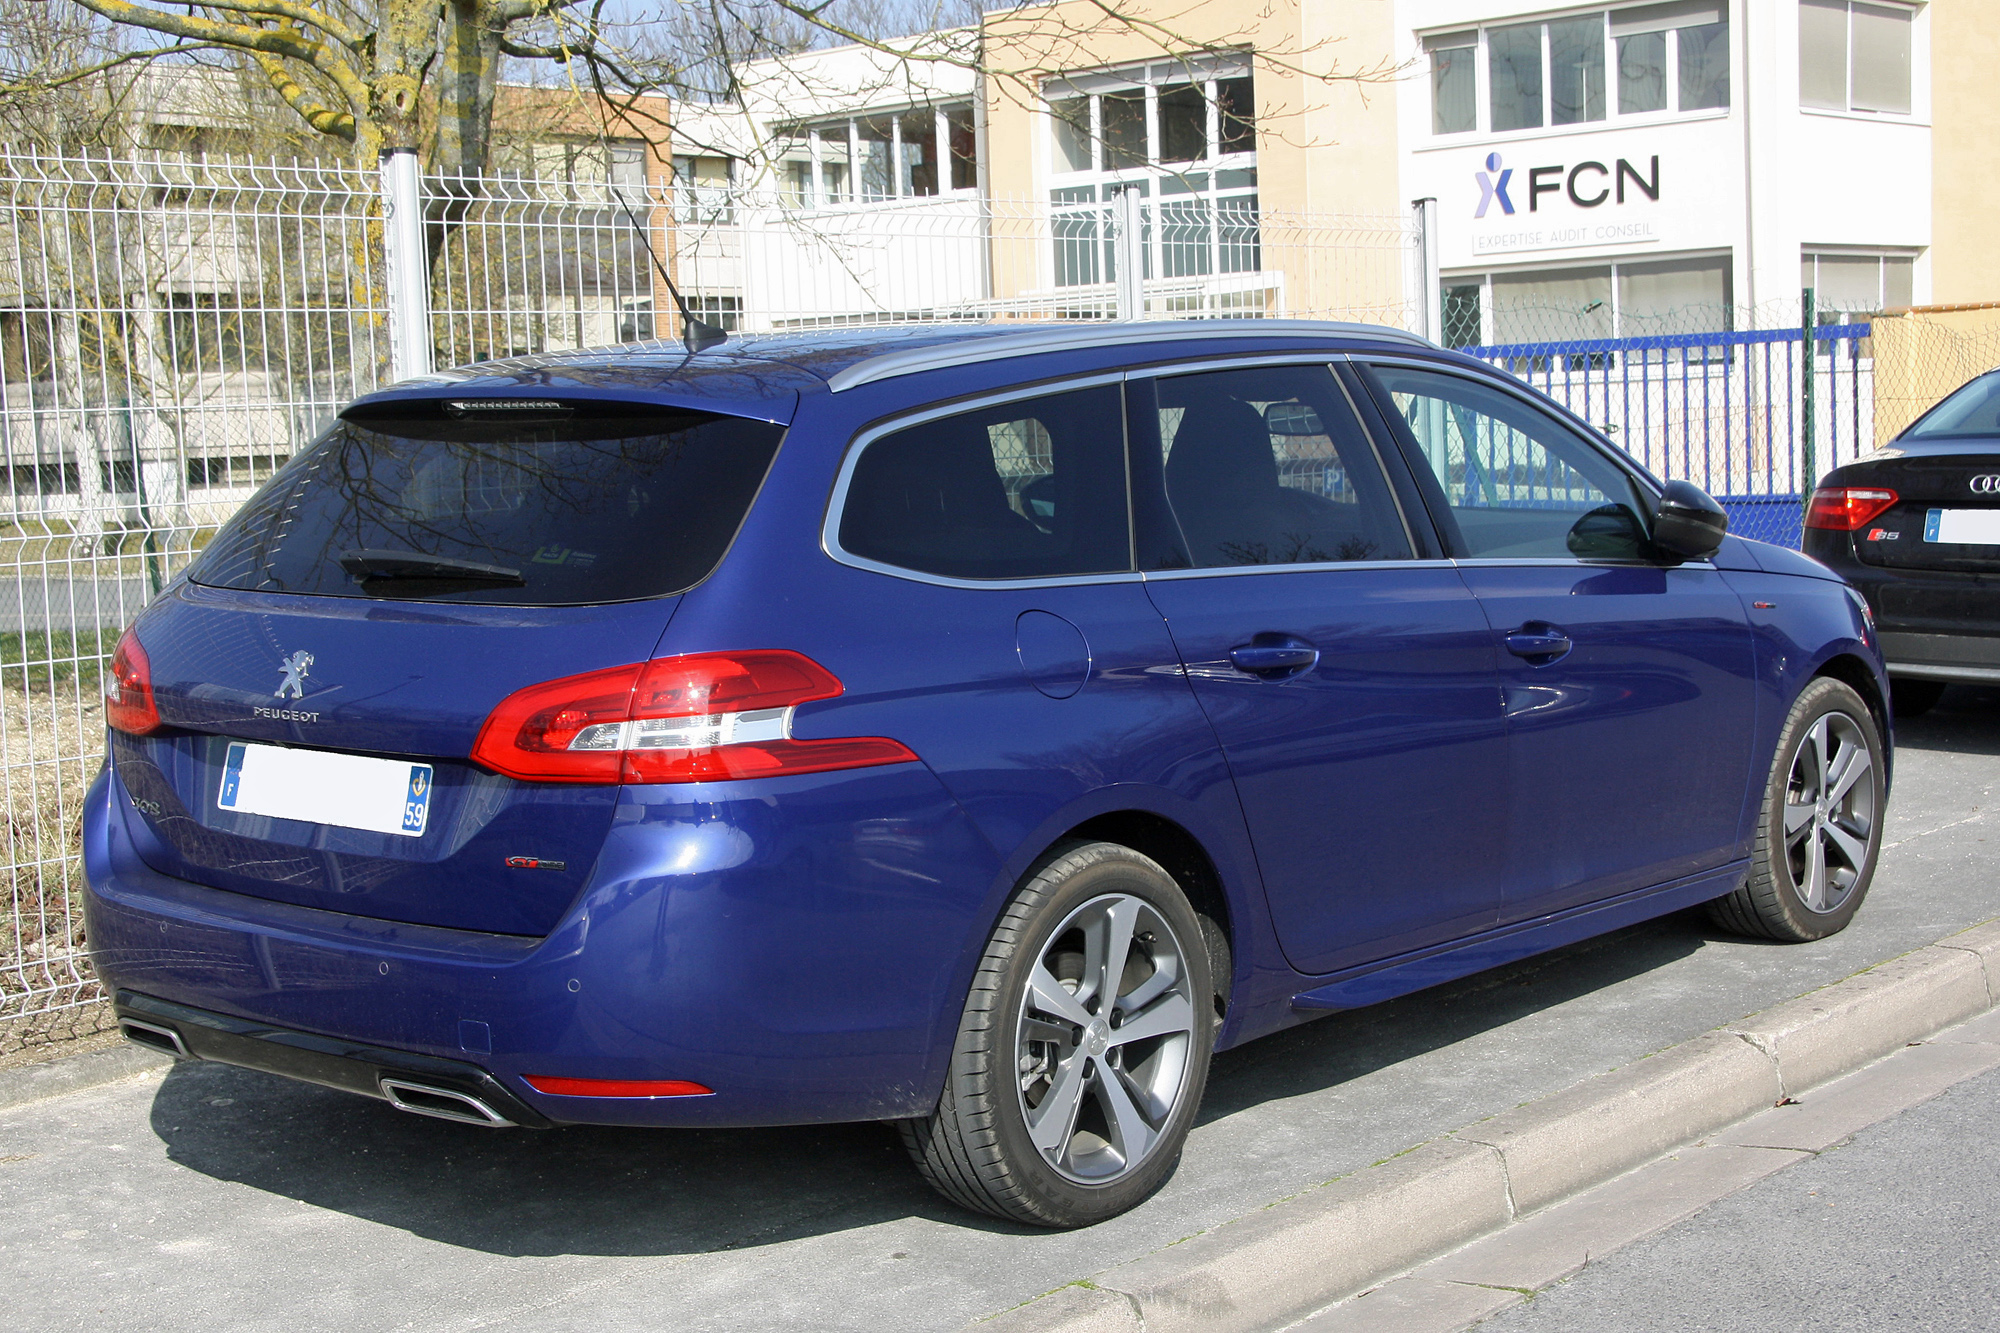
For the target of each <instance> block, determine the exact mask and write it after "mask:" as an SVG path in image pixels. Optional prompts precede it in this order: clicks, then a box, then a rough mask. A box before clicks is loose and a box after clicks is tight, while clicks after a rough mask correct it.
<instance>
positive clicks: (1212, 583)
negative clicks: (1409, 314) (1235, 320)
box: [1128, 365, 1508, 974]
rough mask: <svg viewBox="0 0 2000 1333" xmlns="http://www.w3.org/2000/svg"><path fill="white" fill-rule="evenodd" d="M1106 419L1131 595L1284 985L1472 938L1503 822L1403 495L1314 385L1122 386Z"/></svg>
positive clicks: (1251, 381) (1464, 610)
mask: <svg viewBox="0 0 2000 1333" xmlns="http://www.w3.org/2000/svg"><path fill="white" fill-rule="evenodd" d="M1128 404H1129V405H1130V410H1131V412H1132V435H1131V439H1132V447H1133V454H1134V485H1135V501H1136V505H1135V507H1136V508H1137V509H1138V510H1139V513H1140V517H1141V527H1142V537H1141V541H1142V546H1141V551H1142V555H1145V556H1148V557H1149V558H1146V559H1144V560H1143V562H1142V563H1143V565H1144V567H1145V568H1146V569H1147V575H1146V589H1147V591H1148V593H1150V595H1151V596H1152V599H1153V602H1154V604H1155V605H1156V606H1157V607H1158V608H1159V610H1160V612H1161V614H1163V615H1164V616H1165V617H1166V620H1167V624H1168V627H1169V628H1170V629H1171V630H1172V633H1173V638H1174V643H1175V646H1176V647H1177V648H1178V650H1179V652H1180V656H1181V660H1182V662H1183V664H1184V665H1185V667H1186V670H1187V672H1188V675H1189V678H1190V680H1191V681H1192V684H1193V687H1194V691H1195V695H1196V697H1197V698H1198V699H1199V700H1200V702H1201V706H1202V708H1203V710H1204V712H1205V713H1206V714H1207V716H1208V720H1209V722H1210V723H1211V724H1212V725H1213V726H1214V728H1215V731H1216V735H1217V737H1218V739H1219V741H1220V743H1221V746H1222V749H1223V753H1224V754H1225V755H1226V756H1227V758H1228V761H1229V765H1230V768H1231V771H1232V772H1233V774H1234V776H1235V780H1236V787H1237V790H1238V792H1239V794H1240V795H1241V798H1242V802H1243V810H1244V815H1245V818H1246V820H1247V823H1248V826H1249V829H1250V834H1251V839H1252V842H1253V844H1254V846H1255V849H1256V855H1257V861H1258V865H1259V867H1260V869H1261V871H1262V874H1263V879H1264V886H1265V890H1266V893H1267V895H1268V897H1269V901H1270V907H1271V912H1272V916H1273V919H1274V920H1275V922H1276V926H1277V930H1278V934H1279V937H1280V939H1281V941H1282V943H1283V945H1284V949H1285V952H1286V955H1287V957H1288V958H1289V959H1290V961H1291V962H1292V964H1293V966H1295V967H1296V968H1298V970H1300V971H1301V972H1306V973H1311V974H1324V973H1329V972H1334V971H1337V970H1341V969H1344V968H1347V967H1351V966H1355V965H1358V964H1362V963H1366V962H1370V961H1373V960H1376V959H1380V958H1384V957H1388V956H1391V955H1395V954H1398V953H1403V952H1406V951H1409V950H1412V949H1419V948H1422V947H1424V946H1426V945H1431V944H1436V943H1439V942H1441V941H1445V940H1450V939H1455V938H1458V937H1460V936H1464V935H1469V934H1473V933H1476V932H1478V931H1480V930H1482V929H1485V928H1487V927H1489V926H1491V925H1492V924H1493V922H1494V920H1495V917H1496V914H1497V912H1498V909H1499V906H1500V894H1501V884H1502V875H1503V872H1504V869H1505V851H1504V839H1505V833H1506V823H1507V813H1508V811H1507V803H1506V796H1505V769H1506V764H1507V754H1506V740H1505V724H1504V722H1503V720H1502V718H1501V714H1500V707H1499V690H1498V688H1497V681H1496V677H1495V669H1494V655H1493V644H1492V638H1491V636H1490V634H1489V633H1488V631H1487V626H1486V621H1485V618H1484V617H1483V616H1482V615H1481V614H1480V611H1479V607H1478V604H1477V602H1476V601H1475V600H1474V599H1473V597H1472V595H1471V593H1470V592H1469V591H1468V590H1467V588H1466V586H1465V584H1464V582H1463V581H1462V580H1461V579H1460V578H1459V576H1458V573H1457V571H1456V570H1454V569H1453V568H1452V566H1451V565H1450V563H1449V562H1448V561H1445V560H1443V559H1441V558H1438V557H1439V556H1440V554H1441V553H1440V552H1438V551H1437V550H1435V549H1432V548H1430V547H1428V546H1427V543H1429V542H1431V541H1432V540H1433V539H1432V537H1431V535H1430V532H1429V528H1428V524H1427V523H1426V522H1425V521H1424V519H1423V518H1422V515H1421V512H1420V501H1419V500H1418V499H1417V497H1416V494H1415V492H1414V490H1411V489H1409V480H1408V477H1407V474H1406V473H1404V474H1403V475H1402V478H1401V481H1400V486H1401V488H1402V494H1401V495H1400V496H1399V493H1398V489H1399V487H1398V484H1397V483H1395V482H1392V478H1391V475H1390V473H1389V472H1388V470H1386V469H1385V467H1384V461H1383V459H1382V458H1381V457H1380V456H1379V455H1378V451H1377V449H1376V448H1375V445H1374V443H1373V442H1372V441H1371V440H1370V438H1369V436H1368V435H1367V434H1366V432H1365V431H1364V430H1363V429H1362V428H1361V426H1360V423H1359V422H1358V420H1357V419H1356V417H1355V416H1354V413H1353V410H1352V407H1351V405H1350V402H1349V399H1348V397H1347V395H1346V392H1345V391H1344V390H1343V389H1342V387H1341V386H1340V384H1339V383H1338V382H1337V381H1336V380H1335V378H1334V376H1333V374H1332V372H1331V371H1330V370H1329V369H1328V368H1327V367H1326V366H1325V365H1283V366H1265V367H1257V368H1251V369H1239V370H1224V371H1214V372H1209V373H1204V374H1188V375H1170V376H1164V377H1160V378H1157V379H1151V380H1134V381H1132V382H1131V385H1130V390H1129V392H1128ZM1383 444H1384V448H1387V449H1390V450H1391V451H1392V453H1393V446H1392V445H1389V444H1388V443H1387V442H1386V441H1385V442H1383ZM1392 466H1394V467H1395V468H1398V469H1400V467H1401V464H1400V462H1399V461H1392ZM1411 510H1419V512H1407V511H1411ZM1406 513H1407V517H1408V518H1412V519H1415V520H1416V525H1415V530H1414V531H1413V530H1412V525H1410V524H1409V523H1407V522H1406ZM1148 530H1149V531H1148ZM1148 543H1150V544H1148ZM1424 557H1429V558H1424Z"/></svg>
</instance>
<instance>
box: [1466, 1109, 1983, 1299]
mask: <svg viewBox="0 0 2000 1333" xmlns="http://www.w3.org/2000/svg"><path fill="white" fill-rule="evenodd" d="M1994 1328H2000V1072H1995V1073H1990V1074H1984V1075H1981V1076H1979V1077H1978V1078H1973V1079H1968V1080H1966V1081H1965V1082H1963V1083H1961V1084H1959V1085H1958V1086H1956V1087H1954V1088H1952V1089H1951V1090H1950V1091H1948V1092H1946V1093H1945V1094H1944V1095H1943V1096H1941V1097H1939V1098H1937V1099H1936V1100H1935V1101H1930V1102H1926V1103H1924V1104H1923V1105H1921V1106H1918V1107H1914V1108H1912V1109H1911V1110H1908V1111H1905V1112H1903V1113H1902V1114H1901V1115H1899V1116H1896V1117H1894V1118H1893V1119H1890V1120H1885V1121H1883V1122H1882V1123H1880V1124H1878V1125H1875V1126H1872V1127H1871V1128H1869V1129H1865V1130H1863V1131H1861V1133H1859V1134H1857V1135H1856V1136H1855V1137H1854V1138H1853V1140H1852V1141H1850V1142H1849V1143H1847V1144H1846V1145H1844V1146H1842V1147H1839V1148H1835V1149H1831V1150H1829V1151H1827V1152H1823V1153H1821V1154H1820V1155H1819V1156H1817V1157H1815V1158H1813V1159H1812V1160H1810V1161H1806V1162H1801V1163H1800V1164H1798V1165H1796V1166H1793V1167H1791V1168H1789V1169H1787V1170H1785V1171H1781V1172H1779V1173H1778V1174H1777V1175H1774V1176H1771V1177H1768V1178H1767V1179H1765V1180H1762V1181H1759V1182H1758V1183H1757V1184H1755V1185H1752V1186H1751V1187H1750V1188H1748V1189H1746V1190H1744V1191H1742V1192H1741V1193H1738V1194H1734V1195H1731V1196H1730V1197H1728V1198H1726V1199H1723V1200H1722V1201H1720V1202H1719V1203H1716V1204H1715V1205H1713V1206H1712V1207H1710V1208H1709V1209H1707V1210H1706V1211H1705V1212H1702V1213H1699V1214H1697V1215H1696V1216H1694V1217H1692V1218H1689V1219H1688V1220H1687V1221H1685V1222H1683V1223H1681V1224H1680V1225H1679V1226H1676V1227H1673V1228H1671V1229H1669V1230H1667V1231H1664V1232H1662V1233H1661V1234H1659V1235H1657V1236H1654V1237H1652V1238H1650V1239H1648V1240H1644V1241H1641V1242H1639V1243H1638V1244H1636V1245H1633V1246H1631V1247H1629V1248H1627V1249H1624V1250H1620V1251H1618V1252H1617V1253H1615V1254H1611V1255H1608V1256H1606V1257H1605V1258H1603V1259H1600V1260H1598V1261H1596V1262H1594V1263H1592V1264H1591V1265H1590V1267H1588V1268H1586V1269H1585V1270H1584V1271H1583V1272H1582V1273H1580V1274H1578V1275H1577V1276H1576V1277H1574V1278H1572V1279H1570V1280H1569V1281H1567V1282H1564V1283H1561V1284H1559V1285H1557V1286H1554V1287H1551V1288H1549V1289H1547V1290H1546V1291H1543V1292H1542V1293H1541V1294H1540V1295H1538V1296H1536V1297H1535V1298H1534V1299H1533V1300H1531V1301H1529V1302H1527V1303H1526V1304H1524V1305H1517V1306H1515V1307H1514V1308H1512V1309H1510V1310H1507V1311H1505V1312H1503V1313H1502V1314H1499V1315H1497V1316H1495V1317H1494V1318H1492V1319H1490V1320H1488V1321H1486V1322H1485V1323H1483V1324H1481V1325H1479V1330H1480V1333H1605V1330H1613V1329H1615V1330H1617V1333H1652V1331H1653V1330H1660V1333H1668V1331H1669V1330H1670V1331H1671V1333H1771V1331H1772V1330H1774V1329H1812V1330H1814V1333H1841V1331H1842V1330H1854V1333H1883V1331H1884V1330H1894V1329H1911V1330H1919V1329H1920V1330H1923V1331H1924V1333H1991V1330H1992V1329H1994Z"/></svg>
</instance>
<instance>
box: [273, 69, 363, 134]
mask: <svg viewBox="0 0 2000 1333" xmlns="http://www.w3.org/2000/svg"><path fill="white" fill-rule="evenodd" d="M250 58H251V59H252V60H254V61H256V62H257V68H259V69H261V70H263V71H264V77H265V78H266V79H267V80H269V81H270V84H271V89H272V91H273V92H275V93H277V94H278V96H279V97H281V98H283V99H284V102H285V105H286V106H288V107H290V108H291V109H292V110H294V111H296V112H298V113H299V119H301V120H303V121H304V122H305V123H306V124H308V125H310V126H312V127H313V128H314V129H315V130H318V131H319V132H320V133H321V134H325V135H328V136H330V137H332V138H335V139H344V140H346V141H347V142H348V143H353V142H354V113H353V112H351V111H335V110H334V109H333V108H332V107H329V106H327V105H326V104H325V103H323V102H321V101H319V100H318V99H317V98H315V97H314V96H313V95H312V93H311V91H310V90H309V89H307V87H306V86H305V85H304V84H303V83H301V82H299V80H298V79H296V78H294V77H293V76H292V71H291V70H290V69H289V68H287V67H286V65H285V62H284V61H283V60H280V59H279V58H278V57H277V56H274V55H267V54H265V53H264V52H262V51H252V52H251V53H250Z"/></svg>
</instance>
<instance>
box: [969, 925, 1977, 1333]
mask: <svg viewBox="0 0 2000 1333" xmlns="http://www.w3.org/2000/svg"><path fill="white" fill-rule="evenodd" d="M1996 1002H2000V920H1995V921H1989V922H1987V923H1986V924H1984V925H1980V926H1975V927H1973V928H1972V929H1970V930H1966V931H1962V932H1960V933H1959V934H1956V935H1951V936H1947V937H1946V938H1945V939H1942V940H1940V941H1938V942H1937V943H1936V944H1932V945H1928V946H1926V947H1924V948H1921V949H1918V950H1916V951H1914V952H1912V953H1907V954H1904V955H1902V956H1901V957H1898V958H1891V959H1889V960H1887V961H1886V962H1882V963H1878V964H1876V965H1875V966H1874V967H1871V968H1868V969H1866V970H1864V971H1861V972H1857V973H1855V974H1854V975H1853V976H1851V977H1848V978H1846V979H1845V980H1843V981H1838V982H1835V983H1834V984H1832V985H1830V986H1826V987H1823V988H1821V989H1819V990H1816V991H1812V992H1809V993H1808V994H1805V995H1801V996H1799V997H1798V998H1797V999H1794V1000H1788V1001H1786V1002H1784V1003H1783V1004H1779V1005H1774V1006H1773V1007H1771V1008H1769V1009H1766V1010H1764V1011H1762V1012H1761V1013H1756V1014H1752V1015H1750V1016H1749V1017H1747V1018H1744V1019H1742V1020H1740V1021H1738V1022H1735V1023H1729V1024H1725V1025H1723V1026H1722V1027H1720V1028H1717V1029H1716V1030H1715V1031H1713V1032H1706V1033H1703V1034H1702V1035H1701V1036H1699V1037H1696V1038H1694V1039H1693V1040H1691V1041H1686V1042H1682V1043H1681V1044H1680V1045H1678V1046H1673V1047H1669V1048H1668V1049H1666V1050H1664V1051H1660V1052H1658V1053H1656V1054H1654V1055H1650V1056H1647V1057H1645V1058H1644V1059H1641V1060H1637V1061H1635V1062H1633V1063H1632V1064H1630V1065H1627V1066H1625V1067H1623V1068H1621V1069H1614V1070H1612V1071H1610V1072H1609V1073H1606V1074H1600V1075H1598V1076H1597V1077H1595V1078H1591V1079H1587V1080H1585V1081H1584V1082H1582V1083H1579V1084H1576V1085H1574V1086H1573V1087H1569V1088H1565V1089H1563V1090H1562V1091H1561V1092H1558V1093H1555V1094H1553V1095H1551V1096H1548V1097H1544V1098H1542V1099H1541V1100H1540V1101H1535V1102H1530V1103H1528V1104H1526V1105H1525V1106H1519V1107H1516V1108H1514V1109H1513V1110H1511V1111H1506V1112H1503V1113H1501V1114H1500V1115H1497V1116H1494V1117H1492V1118H1491V1119H1488V1120H1484V1121H1481V1122H1479V1123H1478V1124H1474V1125H1468V1126H1466V1127H1465V1128H1463V1129H1460V1130H1457V1131H1455V1132H1453V1133H1451V1134H1447V1135H1445V1136H1443V1137H1441V1138H1438V1139H1434V1140H1432V1141H1430V1142H1428V1143H1424V1144H1421V1145H1419V1146H1418V1147H1416V1148H1414V1149H1412V1150H1411V1151H1409V1152H1406V1153H1404V1154H1402V1155H1401V1156H1399V1157H1395V1158H1392V1159H1391V1160H1389V1161H1387V1162H1382V1163H1378V1164H1377V1165H1375V1166H1372V1167H1369V1168H1367V1169H1366V1170H1364V1171H1357V1172H1355V1173H1354V1174H1352V1175H1348V1176H1343V1177H1340V1178H1339V1179H1337V1180H1332V1181H1328V1182H1326V1183H1325V1184H1323V1185H1319V1186H1316V1187H1314V1188H1313V1189H1310V1190H1308V1191H1306V1192H1305V1193H1303V1194H1300V1195H1297V1196H1295V1197H1293V1198H1290V1199H1287V1200H1284V1201H1282V1202H1279V1203H1276V1204H1273V1205H1271V1206H1270V1207H1268V1208H1265V1209H1262V1210H1260V1211H1258V1212H1256V1213H1253V1214H1250V1215H1249V1216H1246V1217H1240V1218H1236V1219H1234V1220H1232V1221H1229V1222H1226V1223H1224V1224H1222V1225H1221V1226H1218V1227H1216V1228H1215V1229H1214V1230H1212V1231H1206V1232H1203V1233H1201V1234H1199V1235H1196V1236H1193V1237H1190V1238H1189V1239H1187V1240H1184V1241H1180V1242H1178V1243H1176V1244H1174V1245H1170V1246H1168V1247H1167V1248H1165V1249H1163V1250H1158V1251H1155V1252H1154V1253H1152V1254H1149V1255H1144V1256H1142V1257H1140V1258H1137V1259H1133V1260H1129V1261H1128V1262H1125V1263H1122V1264H1118V1265H1116V1266H1114V1267H1112V1268H1109V1269H1106V1270H1105V1271H1103V1272H1101V1273H1098V1274H1095V1275H1094V1276H1093V1277H1092V1278H1091V1279H1090V1280H1089V1281H1087V1282H1081V1283H1077V1284H1076V1285H1073V1286H1069V1287H1064V1288H1061V1289H1060V1290H1057V1291H1053V1292H1050V1293H1049V1294H1047V1295H1045V1296H1041V1297H1038V1298H1036V1299H1035V1300H1032V1301H1029V1302H1027V1303H1026V1304H1025V1305H1021V1306H1017V1307H1015V1308H1014V1309H1012V1310H1007V1311H1004V1312H1002V1313H1000V1314H997V1315H994V1316H992V1317H990V1318H988V1319H984V1320H981V1321H979V1322H978V1323H976V1324H975V1325H973V1327H974V1328H977V1329H980V1330H982V1333H1170V1331H1176V1333H1177V1331H1178V1330H1195V1329H1199V1330H1201V1333H1256V1331H1257V1330H1268V1329H1275V1328H1280V1327H1282V1326H1284V1325H1285V1324H1287V1323H1290V1322H1292V1321H1294V1320H1298V1319H1302V1318H1304V1317H1305V1316H1306V1315H1308V1314H1311V1313H1312V1312H1313V1311H1315V1310H1318V1309H1321V1308H1323V1307H1325V1306H1327V1305H1331V1304H1332V1303H1333V1302H1335V1301H1338V1300H1342V1299H1345V1298H1347V1297H1349V1296H1353V1295H1355V1294H1357V1293H1359V1292H1361V1291H1364V1290H1366V1289H1367V1288H1368V1287H1369V1286H1371V1285H1372V1284H1374V1283H1376V1282H1379V1281H1380V1280H1381V1279H1383V1278H1386V1277H1389V1276H1391V1275H1392V1274H1395V1273H1399V1272H1402V1271H1403V1270H1404V1269H1407V1268H1411V1267H1414V1266H1415V1265H1416V1264H1418V1263H1421V1262H1423V1261H1424V1260H1427V1259H1431V1258H1434V1257H1435V1256H1437V1255H1440V1254H1443V1253H1445V1252H1447V1251H1449V1250H1452V1249H1454V1248H1456V1247H1457V1246H1459V1245H1462V1244H1464V1243H1465V1242H1467V1241H1470V1240H1473V1239H1475V1238H1477V1237H1479V1236H1483V1235H1489V1234H1492V1233H1494V1232H1498V1231H1500V1230H1502V1229H1504V1228H1505V1227H1507V1226H1510V1225H1512V1224H1513V1223H1514V1222H1516V1221H1518V1220H1519V1219H1521V1218H1523V1217H1526V1216H1528V1215H1530V1214H1532V1213H1534V1212H1536V1211H1537V1210H1539V1209H1542V1208H1546V1207H1548V1206H1549V1205H1550V1204H1553V1203H1556V1202H1559V1201H1560V1200H1563V1199H1566V1198H1569V1197H1571V1196H1572V1195H1575V1194H1578V1193H1581V1192H1582V1191H1584V1190H1586V1189H1589V1188H1591V1187H1592V1186H1595V1185H1599V1184H1602V1183H1603V1182H1604V1181H1606V1180H1609V1179H1611V1178H1612V1177H1614V1176H1618V1175H1622V1174H1623V1173H1624V1172H1626V1171H1629V1170H1631V1169H1632V1168H1634V1167H1636V1166H1638V1165H1640V1164H1641V1163H1643V1162H1646V1161H1650V1160H1651V1159H1653V1158H1656V1157H1658V1156H1660V1155H1661V1154H1663V1153H1666V1152H1668V1151H1670V1150H1672V1149H1674V1148H1677V1147H1679V1146H1681V1145H1683V1144H1687V1143H1692V1142H1695V1141H1696V1140H1698V1139H1700V1138H1702V1137H1703V1136H1705V1135H1708V1134H1711V1133H1713V1132H1714V1131H1716V1130H1718V1129H1721V1128H1722V1127H1723V1126H1725V1125H1729V1124H1732V1123H1734V1122H1735V1121H1738V1120H1742V1119H1744V1118H1745V1117H1747V1116H1749V1115H1751V1114H1752V1113H1754V1112H1756V1111H1760V1110H1763V1109H1765V1108H1767V1107H1769V1106H1771V1105H1772V1104H1773V1103H1774V1102H1776V1101H1777V1100H1779V1099H1780V1098H1781V1097H1785V1096H1790V1095H1794V1094H1796V1093H1798V1092H1802V1091H1804V1090H1805V1089H1807V1088H1811V1087H1815V1086H1817V1085H1819V1084H1822V1083H1825V1082H1827V1081H1829V1080H1831V1079H1833V1078H1836V1077H1839V1076H1840V1075H1843V1074H1847V1073H1850V1072H1852V1071H1854V1070H1856V1069H1858V1068H1860V1067H1861V1066H1863V1065H1866V1064H1869V1063H1870V1062H1872V1061H1874V1060H1876V1059H1878V1058H1879V1057H1881V1056H1884V1055H1887V1054H1888V1053H1889V1052H1891V1051H1893V1050H1895V1049H1897V1048H1898V1047H1901V1046H1904V1045H1906V1044H1908V1043H1910V1042H1913V1041H1919V1040H1921V1039H1923V1038H1925V1037H1928V1036H1930V1035H1931V1034H1933V1033H1935V1032H1937V1031H1939V1030H1941V1029H1943V1028H1946V1027H1949V1026H1951V1025H1952V1024H1954V1023H1958V1022H1962V1021H1963V1020H1965V1019H1967V1018H1970V1017H1971V1016H1973V1015H1974V1014H1977V1013H1981V1012H1983V1011H1985V1010H1987V1009H1990V1008H1992V1007H1993V1006H1994V1005H1995V1003H1996Z"/></svg>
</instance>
